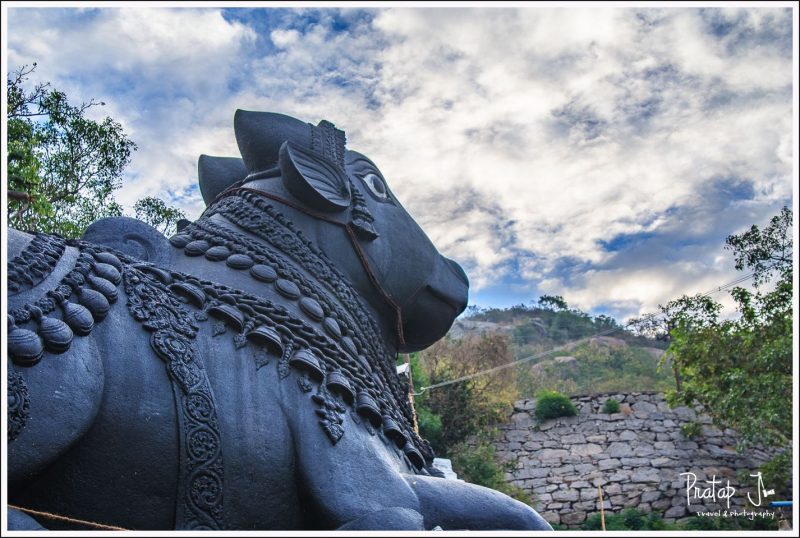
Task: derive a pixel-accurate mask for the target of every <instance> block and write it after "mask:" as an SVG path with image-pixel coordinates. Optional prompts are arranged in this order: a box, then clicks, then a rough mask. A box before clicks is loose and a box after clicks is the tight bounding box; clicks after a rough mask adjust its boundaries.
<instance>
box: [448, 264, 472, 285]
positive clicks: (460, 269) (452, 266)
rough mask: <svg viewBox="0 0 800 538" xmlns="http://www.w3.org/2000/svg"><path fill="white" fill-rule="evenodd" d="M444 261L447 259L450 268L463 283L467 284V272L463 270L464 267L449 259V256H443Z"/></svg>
mask: <svg viewBox="0 0 800 538" xmlns="http://www.w3.org/2000/svg"><path fill="white" fill-rule="evenodd" d="M445 261H447V264H448V265H449V266H450V269H452V270H453V272H454V273H455V274H456V276H457V277H458V278H460V279H461V281H462V282H464V284H466V285H467V286H469V278H467V273H465V272H464V268H463V267H461V265H459V264H458V262H457V261H455V260H451V259H450V258H445Z"/></svg>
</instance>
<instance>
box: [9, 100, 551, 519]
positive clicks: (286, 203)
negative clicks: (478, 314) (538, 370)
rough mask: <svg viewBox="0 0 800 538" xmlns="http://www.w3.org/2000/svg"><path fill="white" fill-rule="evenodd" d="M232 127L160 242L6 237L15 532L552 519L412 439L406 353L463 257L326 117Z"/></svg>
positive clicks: (449, 317) (459, 299) (264, 117)
mask: <svg viewBox="0 0 800 538" xmlns="http://www.w3.org/2000/svg"><path fill="white" fill-rule="evenodd" d="M234 128H235V133H236V138H237V142H238V145H239V149H240V151H241V158H231V157H209V156H201V157H200V160H199V176H200V191H201V193H202V196H203V199H204V201H205V203H206V205H207V207H206V210H205V211H204V213H203V214H202V216H201V217H200V218H199V219H198V220H197V221H195V222H191V223H189V222H183V223H181V224H180V225H179V231H178V233H177V234H176V235H174V236H172V237H170V238H169V239H167V238H165V237H164V236H162V235H161V234H160V233H158V232H157V231H156V230H155V229H153V228H151V227H149V226H148V225H146V224H144V223H142V222H139V221H137V220H135V219H131V218H125V217H117V218H110V219H103V220H99V221H97V222H95V223H94V224H92V226H90V227H89V229H88V230H87V232H86V234H85V235H84V237H83V238H82V239H81V240H65V239H63V238H60V237H57V236H51V235H45V234H28V233H23V232H20V231H16V230H9V233H8V236H7V238H8V239H7V241H8V260H10V261H9V262H8V273H7V274H8V290H9V297H8V305H7V306H8V310H7V324H8V339H7V349H8V356H9V361H8V401H9V407H8V432H7V435H8V499H9V507H8V522H9V528H10V529H16V530H20V529H39V528H42V527H44V528H49V529H81V528H87V527H86V526H88V527H89V528H92V526H94V528H103V526H112V527H119V528H124V529H161V530H164V529H180V530H202V529H211V530H219V529H239V530H256V529H258V530H270V529H276V530H277V529H305V530H330V529H373V530H381V529H384V530H385V529H409V530H423V529H433V528H435V527H440V528H442V529H445V530H450V529H476V530H484V529H549V528H550V527H549V526H548V524H547V523H546V522H545V521H544V520H543V519H542V518H541V517H540V516H539V515H538V514H537V513H536V512H535V511H534V510H533V509H531V508H530V507H528V506H526V505H525V504H522V503H520V502H518V501H515V500H513V499H511V498H509V497H507V496H506V495H503V494H501V493H499V492H496V491H494V490H491V489H487V488H484V487H480V486H476V485H472V484H467V483H464V482H460V481H454V480H447V479H444V478H441V477H440V476H437V475H438V473H437V471H436V470H435V469H434V468H433V467H432V461H433V452H432V450H431V448H430V446H429V445H428V443H427V442H426V441H425V440H423V439H421V438H420V437H419V435H418V434H417V432H416V430H415V428H414V414H413V409H412V407H411V404H410V402H409V387H408V385H407V383H405V382H404V381H402V379H401V378H400V377H399V376H398V375H397V373H396V371H395V360H396V356H397V353H400V352H411V351H415V350H420V349H423V348H425V347H427V346H429V345H430V344H432V343H433V342H435V341H436V340H437V339H439V338H441V337H442V336H444V334H445V333H446V332H447V330H448V329H449V328H450V326H451V324H452V322H453V320H454V319H455V317H456V316H458V314H459V313H461V312H462V311H463V310H464V308H465V306H466V304H467V291H468V280H467V277H466V275H465V274H464V271H463V270H462V269H461V267H459V265H458V264H457V263H455V262H454V261H452V260H449V259H447V258H445V257H443V256H442V255H440V254H439V253H438V252H437V251H436V249H435V247H434V246H433V245H432V244H431V242H430V240H429V239H428V238H427V237H426V236H425V234H424V233H423V232H422V230H421V229H420V228H419V227H418V226H417V224H416V223H415V222H414V220H413V219H412V218H411V217H410V216H409V215H408V213H406V211H405V210H404V209H403V207H402V206H401V205H400V202H399V201H398V200H397V199H396V198H395V196H394V194H393V193H392V191H391V190H390V189H389V186H388V185H387V183H386V181H385V179H384V178H383V176H382V174H381V172H380V171H379V170H378V168H377V167H376V166H375V164H373V163H372V161H370V160H369V159H368V158H367V157H365V156H364V155H362V154H360V153H357V152H354V151H350V150H347V149H346V148H345V135H344V133H343V132H342V131H341V130H339V129H337V128H336V127H335V126H334V125H333V124H332V123H330V122H327V121H322V122H320V123H319V124H318V125H316V126H315V125H312V124H308V123H305V122H302V121H300V120H297V119H295V118H291V117H288V116H284V115H281V114H274V113H265V112H248V111H241V110H240V111H237V112H236V115H235V119H234ZM42 514H49V515H42ZM53 515H56V516H60V517H61V518H66V519H59V518H56V517H53ZM79 521H83V522H85V523H79ZM98 526H99V527H98Z"/></svg>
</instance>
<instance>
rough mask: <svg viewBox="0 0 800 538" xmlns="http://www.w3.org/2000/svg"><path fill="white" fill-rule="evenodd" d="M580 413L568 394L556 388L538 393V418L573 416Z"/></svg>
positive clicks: (536, 413)
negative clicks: (557, 390)
mask: <svg viewBox="0 0 800 538" xmlns="http://www.w3.org/2000/svg"><path fill="white" fill-rule="evenodd" d="M577 414H578V410H577V409H575V405H573V403H572V401H570V399H569V397H568V396H565V395H563V394H561V393H560V392H556V391H554V390H544V391H542V392H540V393H539V394H537V395H536V411H535V415H536V418H537V419H539V420H547V419H550V418H558V417H571V416H575V415H577Z"/></svg>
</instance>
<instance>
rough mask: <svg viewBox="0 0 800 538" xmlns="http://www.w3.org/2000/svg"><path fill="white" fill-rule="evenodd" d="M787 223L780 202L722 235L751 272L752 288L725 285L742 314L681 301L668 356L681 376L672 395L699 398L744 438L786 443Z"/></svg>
mask: <svg viewBox="0 0 800 538" xmlns="http://www.w3.org/2000/svg"><path fill="white" fill-rule="evenodd" d="M791 231H792V212H791V211H790V210H789V209H788V208H784V209H783V210H782V211H781V213H780V214H779V215H776V216H775V217H773V218H772V219H771V221H770V223H769V224H768V225H767V226H766V227H765V228H764V229H763V230H760V229H759V228H758V227H757V226H753V227H751V228H750V230H748V231H747V232H745V233H742V234H739V235H732V236H730V237H728V238H727V241H726V244H727V247H728V248H729V249H731V250H732V251H733V254H734V259H735V261H736V268H737V269H739V270H744V269H748V270H751V271H753V272H754V274H755V277H754V289H753V290H747V289H744V288H734V290H733V291H732V292H731V295H732V296H733V299H734V300H735V301H736V304H737V306H738V310H739V313H740V317H739V318H738V319H719V317H718V316H717V314H718V311H719V305H716V303H714V304H713V305H711V307H706V308H705V309H703V310H700V311H697V310H691V309H687V308H684V309H682V310H681V309H679V310H678V313H679V315H676V316H674V318H673V323H672V328H671V330H670V333H669V335H670V346H669V352H670V356H671V360H672V364H673V366H674V367H675V368H676V369H677V370H678V371H679V372H680V376H681V378H682V386H680V387H678V389H677V390H675V391H674V392H672V393H671V394H669V395H668V396H669V401H670V403H672V404H684V405H692V404H700V405H702V406H703V407H704V408H705V409H707V410H708V411H709V414H710V415H711V416H712V418H713V419H714V422H715V423H716V424H718V425H720V426H725V427H730V428H733V429H735V430H736V431H737V432H739V433H740V434H741V435H742V436H743V438H744V440H745V442H746V443H747V442H753V443H758V444H761V445H768V446H769V445H772V446H777V447H788V446H791V443H792V440H791V437H792V405H791V404H790V402H791V401H792V345H793V341H792V292H793V286H792V278H791V276H792V237H791ZM766 283H770V284H771V286H770V287H767V286H765V284H766ZM681 300H684V306H686V305H696V304H697V301H691V300H688V298H681Z"/></svg>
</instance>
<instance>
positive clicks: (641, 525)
mask: <svg viewBox="0 0 800 538" xmlns="http://www.w3.org/2000/svg"><path fill="white" fill-rule="evenodd" d="M605 519H606V530H609V531H643V530H659V531H660V530H676V529H678V526H677V525H671V524H669V523H666V522H665V521H664V520H663V519H662V518H661V516H660V515H659V514H657V513H655V512H651V513H649V514H643V513H642V512H639V511H638V510H636V509H635V508H626V509H625V510H623V511H622V512H621V513H619V514H613V513H608V512H606V518H605ZM602 528H603V527H602V521H601V517H600V514H599V513H596V514H592V515H591V516H589V517H588V518H586V521H584V522H583V523H582V524H581V529H582V530H586V531H597V530H601V529H602Z"/></svg>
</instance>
